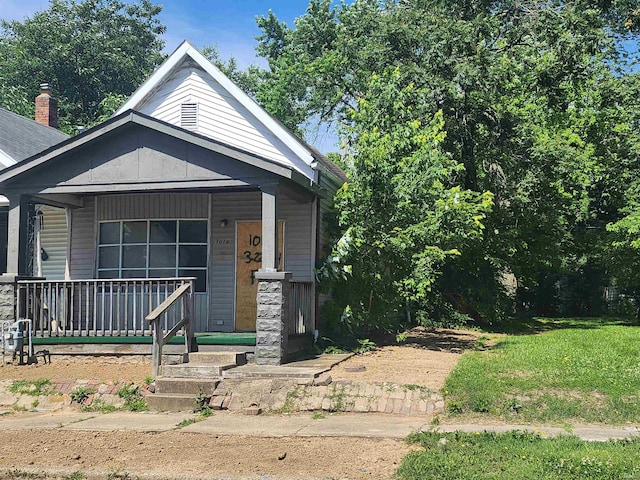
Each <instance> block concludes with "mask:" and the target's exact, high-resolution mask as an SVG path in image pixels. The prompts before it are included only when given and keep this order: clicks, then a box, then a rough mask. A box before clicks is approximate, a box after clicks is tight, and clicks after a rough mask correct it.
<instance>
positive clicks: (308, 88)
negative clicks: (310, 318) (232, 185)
mask: <svg viewBox="0 0 640 480" xmlns="http://www.w3.org/2000/svg"><path fill="white" fill-rule="evenodd" d="M259 25H260V26H261V28H262V30H263V35H262V36H261V37H259V42H260V43H259V47H258V48H259V52H260V53H261V54H262V55H265V56H266V58H267V60H268V62H269V65H270V69H271V73H270V74H269V75H267V76H266V77H265V80H264V82H263V83H262V85H261V86H260V88H259V91H258V95H257V96H258V99H259V100H261V101H262V102H263V103H264V105H265V106H266V107H267V109H268V110H270V111H271V112H272V113H273V114H275V115H276V116H279V117H280V118H281V120H283V121H285V122H288V124H289V125H290V126H292V127H300V126H301V125H303V124H304V122H305V121H308V120H309V119H312V118H317V119H321V120H323V121H329V122H335V123H337V124H344V125H350V126H353V127H354V128H356V132H359V130H358V128H359V126H358V124H359V122H361V121H362V119H360V118H358V116H357V115H355V116H354V115H353V112H354V111H355V112H358V111H359V110H360V109H361V108H362V105H361V103H360V100H361V99H362V98H365V97H366V96H367V95H368V92H369V91H370V84H369V82H370V80H371V78H372V76H373V75H376V74H380V73H381V72H385V71H386V69H388V68H389V66H394V67H397V68H398V71H399V75H400V79H399V81H400V83H401V84H403V85H414V87H415V89H416V90H417V91H420V92H422V94H421V98H420V103H419V105H420V109H415V110H414V112H415V111H419V113H418V114H416V116H415V117H414V119H415V120H423V119H425V118H431V117H432V116H433V115H435V114H436V113H437V112H439V111H441V112H442V117H443V121H444V127H443V130H444V131H445V132H446V134H447V135H446V137H445V138H444V140H443V141H442V145H441V148H442V149H443V151H444V152H446V153H447V154H449V155H451V158H453V159H455V160H456V161H457V162H459V163H460V164H461V165H462V166H463V167H464V169H463V170H462V171H461V172H459V175H460V178H459V184H460V188H461V189H462V190H463V191H472V192H476V194H482V193H483V192H485V191H489V192H491V193H492V194H493V196H494V197H493V198H494V205H493V208H492V209H491V211H490V212H487V213H486V215H487V218H486V220H484V221H483V224H484V225H485V227H486V228H485V229H484V235H483V237H482V239H481V240H478V241H474V242H470V243H466V244H465V245H464V248H460V249H459V250H460V253H461V255H459V256H456V258H455V259H453V258H452V259H449V260H447V261H444V262H442V264H441V268H440V272H441V274H440V275H439V276H438V281H437V282H436V284H434V287H433V288H436V289H437V290H438V291H439V292H440V293H441V294H442V296H443V298H447V299H448V300H449V302H450V303H451V304H452V305H455V306H456V307H457V308H458V310H460V311H463V312H464V313H466V314H469V315H471V316H473V317H476V318H481V319H485V320H491V319H495V318H496V317H497V316H498V315H500V313H502V314H504V313H505V312H508V311H509V310H507V309H506V304H505V303H504V300H506V299H504V297H503V296H502V295H501V292H502V288H501V284H502V283H503V282H502V279H503V278H504V277H505V275H507V276H508V275H514V276H515V277H516V278H517V281H518V286H519V287H520V288H519V291H520V293H521V298H520V300H521V301H520V303H521V304H522V302H525V301H526V302H527V303H528V304H531V303H532V300H531V299H532V298H536V299H538V300H540V299H541V298H542V297H541V296H540V295H536V294H535V292H536V291H540V290H541V289H542V287H545V286H546V285H545V284H548V283H549V282H553V283H554V284H555V281H556V280H555V278H556V277H557V276H563V277H567V276H569V277H571V278H574V279H576V281H577V279H579V278H583V279H587V278H588V277H590V276H591V277H593V275H585V273H584V272H586V271H589V272H595V271H597V272H600V273H599V274H598V275H600V274H601V275H602V276H604V275H607V274H609V273H610V272H611V265H610V263H611V262H610V261H609V259H607V258H606V255H605V252H606V250H605V247H606V245H609V244H610V242H611V238H610V237H608V236H607V233H606V229H605V225H606V224H607V223H608V222H612V221H617V219H619V218H620V216H621V215H622V212H623V210H621V209H623V208H624V206H625V205H627V204H628V197H629V194H628V193H626V192H625V190H626V188H625V186H624V185H621V184H620V178H621V172H622V171H624V172H626V173H624V174H623V177H624V176H625V175H627V174H628V175H631V176H632V177H634V176H635V172H636V170H637V161H638V158H639V156H638V155H639V153H640V152H639V151H638V148H637V145H638V138H639V137H638V135H639V132H638V128H637V118H636V117H635V115H634V114H633V112H634V111H635V107H634V105H635V100H634V96H633V92H634V87H633V85H635V84H636V83H637V81H636V80H635V77H636V74H635V73H632V70H633V68H632V67H633V65H632V62H634V61H635V58H634V57H631V59H630V60H627V58H626V57H625V53H626V52H624V51H623V50H621V45H622V44H623V43H622V42H623V41H629V40H637V39H638V32H639V31H640V25H639V24H638V9H637V2H635V1H633V0H619V1H613V2H609V1H598V2H591V1H586V0H570V1H559V0H554V1H551V2H549V1H541V0H518V1H512V0H503V1H497V2H496V1H488V0H466V1H462V2H459V1H451V0H403V1H381V0H356V1H355V2H353V3H350V4H346V3H342V4H339V5H334V4H333V3H332V2H331V1H329V0H311V2H310V4H309V8H308V10H307V14H306V15H304V16H302V17H300V18H298V19H296V21H295V25H294V28H288V27H286V25H284V24H282V23H281V22H279V21H278V19H277V17H276V16H275V15H274V14H272V13H270V14H269V15H268V16H267V17H263V18H261V19H260V20H259ZM635 98H637V97H635ZM386 112H387V111H386V110H384V109H382V110H381V111H380V112H379V115H380V118H384V115H385V114H386ZM371 115H372V116H373V114H371ZM359 135H360V133H356V135H355V136H352V137H351V138H350V139H349V141H350V144H348V145H347V148H349V149H353V148H356V152H359V150H358V149H357V145H358V141H359V140H358V136H359ZM414 148H416V149H417V148H418V147H417V146H414ZM393 161H400V158H396V159H393ZM407 181H409V179H407ZM380 268H381V266H380ZM569 283H571V282H569ZM574 283H575V282H574ZM576 288H577V289H580V288H581V287H579V286H578V287H576ZM556 300H557V299H556ZM556 300H553V302H551V301H549V299H546V300H545V301H547V302H548V303H549V305H548V306H549V308H550V309H555V310H556V311H558V309H562V308H565V307H562V308H560V307H559V306H558V305H556V303H557V302H556ZM583 300H584V299H580V300H579V301H578V300H577V302H578V303H577V304H576V305H572V306H571V308H575V309H577V310H581V311H583V312H592V311H593V305H594V303H593V302H589V301H583ZM554 302H555V303H554ZM534 303H535V302H534ZM552 303H553V305H551V304H552ZM531 306H532V307H536V305H531ZM540 307H541V305H540ZM545 308H546V307H545ZM568 308H569V307H567V309H568Z"/></svg>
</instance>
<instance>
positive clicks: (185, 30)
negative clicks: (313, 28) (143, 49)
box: [0, 0, 309, 67]
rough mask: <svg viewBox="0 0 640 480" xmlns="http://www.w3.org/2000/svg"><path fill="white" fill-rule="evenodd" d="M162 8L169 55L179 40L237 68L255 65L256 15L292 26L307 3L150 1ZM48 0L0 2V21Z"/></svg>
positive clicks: (22, 15)
mask: <svg viewBox="0 0 640 480" xmlns="http://www.w3.org/2000/svg"><path fill="white" fill-rule="evenodd" d="M153 3H157V4H161V5H163V9H162V13H161V14H160V15H159V19H160V21H161V22H162V23H163V24H164V25H166V27H167V31H166V33H165V34H164V35H163V38H164V40H165V42H166V47H165V49H166V51H167V53H171V52H172V51H173V50H175V48H177V47H178V45H179V44H180V42H182V40H189V41H191V43H193V44H194V45H196V46H197V47H198V48H202V47H204V46H205V45H210V44H216V45H217V46H218V49H219V51H220V54H221V56H222V58H225V59H226V58H228V57H229V56H233V57H235V58H236V60H238V63H239V65H240V66H241V67H246V66H247V65H249V64H250V63H259V62H260V59H258V58H256V56H255V46H256V43H257V42H256V40H255V38H254V37H255V36H256V35H258V34H259V33H260V31H259V29H258V27H257V25H256V20H255V18H256V16H258V15H267V13H268V12H269V10H272V11H273V12H274V13H275V14H276V15H277V17H278V18H279V19H280V20H282V21H285V22H287V24H288V25H292V24H293V20H294V19H295V18H296V17H299V16H301V15H303V14H304V13H305V11H306V8H307V5H308V4H309V1H308V0H165V1H161V0H153ZM48 7H49V1H48V0H0V18H2V19H4V20H20V21H22V20H24V19H25V18H26V17H30V16H32V15H33V14H34V13H35V12H38V11H42V10H46V9H47V8H48Z"/></svg>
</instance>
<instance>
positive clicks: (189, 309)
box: [146, 279, 198, 377]
mask: <svg viewBox="0 0 640 480" xmlns="http://www.w3.org/2000/svg"><path fill="white" fill-rule="evenodd" d="M193 280H195V279H193ZM176 303H181V304H182V318H181V319H180V320H178V321H177V322H175V323H174V325H173V326H172V327H171V330H168V331H167V329H166V326H165V328H164V329H163V328H162V325H161V324H160V319H161V317H162V316H163V315H165V314H166V312H167V311H168V310H169V309H171V308H172V307H173V306H174V305H175V304H176ZM146 320H147V321H148V322H149V324H151V327H152V329H153V347H152V349H151V354H152V355H151V357H152V365H153V376H154V377H157V376H158V373H160V365H161V363H162V347H164V346H165V345H166V344H167V343H168V342H169V340H171V339H172V338H173V337H174V336H175V335H176V334H177V333H178V332H179V331H180V330H182V331H183V332H184V344H185V347H186V348H185V353H186V354H189V353H191V352H192V351H195V350H197V348H198V347H197V344H196V342H195V337H194V335H193V281H191V282H189V283H184V284H182V285H181V286H180V287H178V289H177V290H176V291H175V292H173V293H172V294H171V295H169V297H167V299H166V300H165V301H164V302H162V303H161V304H160V305H158V306H157V307H156V308H155V309H154V310H153V312H151V313H150V314H149V315H147V317H146ZM165 332H166V333H165Z"/></svg>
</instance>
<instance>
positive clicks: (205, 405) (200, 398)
mask: <svg viewBox="0 0 640 480" xmlns="http://www.w3.org/2000/svg"><path fill="white" fill-rule="evenodd" d="M210 400H211V396H209V395H207V394H206V393H204V392H200V393H199V394H198V395H196V398H195V399H194V401H195V404H196V406H195V408H194V409H193V412H194V413H199V414H200V415H201V416H202V417H203V418H204V417H209V416H211V415H212V414H213V410H212V409H211V405H209V401H210Z"/></svg>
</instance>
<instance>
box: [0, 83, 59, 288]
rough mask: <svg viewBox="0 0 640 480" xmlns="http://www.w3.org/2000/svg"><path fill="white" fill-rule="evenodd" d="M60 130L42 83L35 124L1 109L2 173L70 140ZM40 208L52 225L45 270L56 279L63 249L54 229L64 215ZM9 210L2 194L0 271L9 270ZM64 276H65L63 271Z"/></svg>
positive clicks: (0, 155)
mask: <svg viewBox="0 0 640 480" xmlns="http://www.w3.org/2000/svg"><path fill="white" fill-rule="evenodd" d="M57 127H58V119H57V103H56V101H55V99H53V97H52V96H51V91H50V88H49V85H47V84H42V86H41V92H40V95H38V97H37V98H36V121H34V120H30V119H28V118H25V117H23V116H21V115H17V114H15V113H13V112H10V111H9V110H5V109H4V108H0V170H2V169H5V168H7V167H10V166H12V165H15V164H16V163H18V162H21V161H22V160H24V159H26V158H28V157H31V156H32V155H35V154H37V153H40V152H42V151H43V150H46V149H47V148H49V147H51V146H53V145H55V144H57V143H59V142H61V141H63V140H65V139H67V138H68V136H67V135H65V134H64V133H62V132H61V131H60V130H58V129H57ZM37 208H38V209H39V211H42V212H43V215H45V216H47V222H46V223H47V224H48V225H49V226H50V227H49V228H48V230H47V235H48V238H47V241H48V245H47V246H48V247H49V248H48V249H47V250H46V251H47V252H48V253H47V255H48V260H49V259H50V261H49V262H48V263H46V267H45V270H46V273H48V274H51V275H53V276H56V273H57V271H59V270H60V268H59V267H60V265H61V264H62V263H63V253H64V246H63V245H59V243H58V242H56V240H55V230H56V225H58V226H60V225H64V224H65V222H64V212H60V211H59V210H57V209H51V208H50V207H47V206H42V207H41V206H38V207H37ZM8 211H9V200H8V199H7V198H6V197H4V196H1V195H0V272H4V271H6V267H7V248H6V246H7V218H8ZM58 229H59V227H58ZM49 240H50V241H49ZM64 240H66V237H65V238H64ZM56 267H58V268H57V269H56ZM56 270H57V271H56ZM62 273H63V275H64V269H62Z"/></svg>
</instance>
